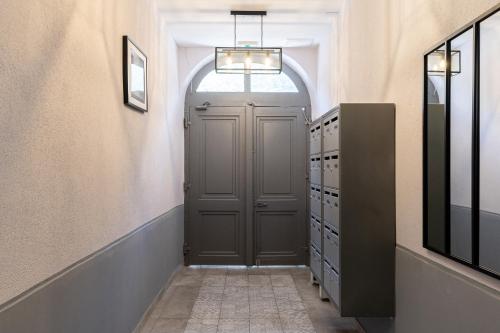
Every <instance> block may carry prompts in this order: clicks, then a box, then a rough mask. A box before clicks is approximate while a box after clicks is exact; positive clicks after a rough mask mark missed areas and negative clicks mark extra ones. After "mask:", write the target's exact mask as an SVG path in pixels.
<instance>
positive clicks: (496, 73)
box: [479, 12, 500, 274]
mask: <svg viewBox="0 0 500 333" xmlns="http://www.w3.org/2000/svg"><path fill="white" fill-rule="evenodd" d="M480 43H481V44H480V65H481V68H480V96H479V98H480V102H479V103H480V163H481V165H480V180H479V185H480V203H479V205H480V207H479V209H480V212H479V218H480V221H479V265H480V266H481V267H482V268H484V269H487V270H490V271H493V272H495V273H497V274H500V89H499V87H500V12H497V13H496V14H495V15H493V16H491V17H489V18H488V19H486V20H485V21H483V22H482V23H481V24H480Z"/></svg>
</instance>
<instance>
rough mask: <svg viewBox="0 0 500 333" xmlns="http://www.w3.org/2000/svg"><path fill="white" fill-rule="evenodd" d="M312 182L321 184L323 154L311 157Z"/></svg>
mask: <svg viewBox="0 0 500 333" xmlns="http://www.w3.org/2000/svg"><path fill="white" fill-rule="evenodd" d="M310 170H311V172H310V173H311V184H316V185H321V155H320V154H317V155H311V157H310Z"/></svg>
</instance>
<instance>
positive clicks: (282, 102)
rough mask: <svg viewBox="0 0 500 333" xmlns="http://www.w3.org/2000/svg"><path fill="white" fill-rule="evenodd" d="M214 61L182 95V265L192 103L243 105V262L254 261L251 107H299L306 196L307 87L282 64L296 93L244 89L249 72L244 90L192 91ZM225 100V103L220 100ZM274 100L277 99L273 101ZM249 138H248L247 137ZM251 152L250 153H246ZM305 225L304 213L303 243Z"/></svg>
mask: <svg viewBox="0 0 500 333" xmlns="http://www.w3.org/2000/svg"><path fill="white" fill-rule="evenodd" d="M214 66H215V65H214V62H213V61H212V62H210V63H208V64H207V65H205V66H204V67H203V68H201V69H200V70H199V71H198V73H197V74H196V75H195V76H194V77H193V79H192V80H191V82H190V84H189V86H188V88H187V91H186V95H185V99H184V124H183V125H184V182H183V187H184V243H183V244H184V245H183V255H184V265H186V266H189V265H190V264H191V263H190V254H191V248H190V244H192V241H193V240H192V239H191V233H190V227H191V223H190V221H191V219H190V204H191V203H190V200H189V199H190V198H189V189H190V186H191V183H190V182H191V179H190V166H191V165H190V158H189V156H190V153H191V152H190V130H191V126H190V125H191V115H190V112H191V109H194V108H195V107H196V106H202V105H205V103H206V102H208V103H209V104H208V105H206V107H207V108H209V107H230V106H234V107H238V106H239V107H242V106H244V107H245V117H244V119H245V138H246V140H245V170H244V172H245V184H246V185H249V184H250V186H245V198H244V200H245V213H244V216H245V225H246V230H245V233H246V234H245V243H246V246H245V250H246V253H245V258H246V259H245V264H246V265H247V266H253V265H256V258H255V239H254V234H255V214H254V193H255V192H254V186H255V183H254V176H255V173H254V163H255V158H254V156H255V150H254V140H255V138H254V128H255V124H254V112H253V109H254V108H255V107H285V108H286V107H299V108H302V112H303V116H304V119H303V120H304V124H305V126H306V138H305V140H306V151H305V155H304V160H305V161H306V164H305V165H306V170H305V175H304V177H305V178H306V182H305V185H304V187H305V188H304V191H305V192H304V193H305V197H306V198H307V188H308V184H309V158H308V156H309V136H308V135H307V133H309V125H310V124H311V99H310V96H309V92H308V90H307V87H306V85H305V83H304V81H303V80H302V78H301V77H300V76H299V75H298V74H297V73H296V72H295V71H293V70H292V69H291V68H290V67H289V66H287V65H286V64H283V72H284V73H286V74H287V75H288V77H290V79H291V80H292V81H293V83H294V84H295V85H296V87H297V89H298V93H255V92H254V93H252V92H249V91H247V89H248V87H249V85H250V84H249V83H250V75H245V90H246V91H245V92H236V93H230V92H227V93H224V92H216V93H211V92H207V93H205V92H204V93H199V92H196V88H197V87H198V85H199V84H200V82H201V80H202V79H203V78H204V77H205V76H206V75H207V74H208V73H210V72H211V71H212V70H213V69H215V67H214ZM224 101H227V103H224ZM276 101H278V102H276ZM248 138H250V139H248ZM248 152H252V153H248ZM308 207H309V202H308V200H306V212H307V211H308ZM307 226H308V216H307V213H306V218H305V220H304V230H305V232H306V244H304V246H306V247H307V245H308V243H307V241H308V240H309V230H308V228H307ZM305 261H306V263H307V261H308V256H307V255H306V258H305Z"/></svg>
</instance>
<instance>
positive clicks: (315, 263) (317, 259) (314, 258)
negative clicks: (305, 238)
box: [310, 245, 322, 281]
mask: <svg viewBox="0 0 500 333" xmlns="http://www.w3.org/2000/svg"><path fill="white" fill-rule="evenodd" d="M310 251H311V272H312V273H313V274H314V276H315V277H316V278H317V279H318V280H319V281H321V280H320V277H321V261H322V260H321V252H320V250H318V249H317V248H316V247H315V246H314V245H311V250H310Z"/></svg>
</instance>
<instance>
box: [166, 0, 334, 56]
mask: <svg viewBox="0 0 500 333" xmlns="http://www.w3.org/2000/svg"><path fill="white" fill-rule="evenodd" d="M342 2H343V0H266V1H261V2H258V1H254V0H203V1H202V0H160V10H161V13H162V16H163V18H164V20H165V22H166V23H167V24H168V29H169V31H170V32H171V34H172V36H173V37H174V39H175V40H176V42H177V44H178V45H179V46H185V47H213V46H232V45H233V43H234V31H233V28H234V26H233V22H234V17H233V16H231V15H230V13H229V11H230V10H267V11H268V14H267V16H265V17H264V46H275V47H310V46H314V45H318V44H319V43H320V41H321V40H323V39H324V38H326V37H327V36H328V34H329V32H330V31H331V28H332V25H331V24H332V16H334V15H335V14H336V13H337V12H338V11H339V10H340V6H341V3H342ZM237 20H238V21H237V22H238V24H237V41H238V42H241V41H250V42H260V17H250V16H247V17H244V16H238V17H237Z"/></svg>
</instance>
